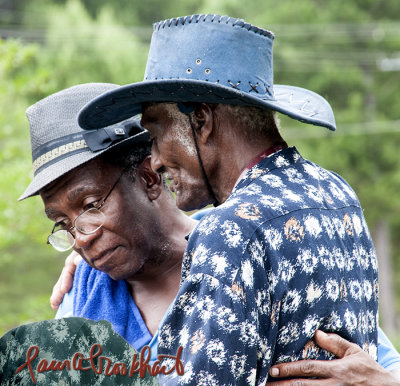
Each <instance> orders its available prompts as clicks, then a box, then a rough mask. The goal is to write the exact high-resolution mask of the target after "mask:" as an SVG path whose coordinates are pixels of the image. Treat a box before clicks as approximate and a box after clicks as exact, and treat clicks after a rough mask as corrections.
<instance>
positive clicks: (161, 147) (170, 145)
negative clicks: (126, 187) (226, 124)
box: [142, 103, 212, 210]
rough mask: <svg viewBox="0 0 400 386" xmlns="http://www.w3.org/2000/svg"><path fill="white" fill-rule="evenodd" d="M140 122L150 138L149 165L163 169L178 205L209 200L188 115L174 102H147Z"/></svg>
mask: <svg viewBox="0 0 400 386" xmlns="http://www.w3.org/2000/svg"><path fill="white" fill-rule="evenodd" d="M142 125H143V126H144V127H145V128H146V129H147V130H149V132H150V134H151V138H152V143H153V145H152V152H151V166H152V168H153V170H154V171H165V172H166V177H167V178H168V179H169V180H170V181H171V184H170V189H171V190H172V191H173V192H175V195H176V205H177V206H178V208H179V209H182V210H193V209H200V208H202V207H204V206H206V205H208V204H210V203H211V202H212V200H211V198H210V197H209V193H208V190H207V187H206V184H205V182H204V179H203V175H202V173H201V169H200V165H199V161H198V158H197V154H196V148H195V146H194V141H193V137H192V134H191V128H190V124H189V120H188V118H187V117H186V116H184V115H183V114H181V113H180V112H179V111H178V110H177V108H176V105H174V104H171V103H155V104H148V105H145V106H144V107H143V115H142ZM203 162H204V159H203Z"/></svg>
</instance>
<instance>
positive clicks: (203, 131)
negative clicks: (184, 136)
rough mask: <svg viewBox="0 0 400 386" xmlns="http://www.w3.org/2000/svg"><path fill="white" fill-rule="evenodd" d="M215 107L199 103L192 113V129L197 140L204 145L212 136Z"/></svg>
mask: <svg viewBox="0 0 400 386" xmlns="http://www.w3.org/2000/svg"><path fill="white" fill-rule="evenodd" d="M214 108H215V105H213V104H208V103H199V105H198V107H197V108H196V110H195V111H194V119H192V122H193V127H194V129H195V131H196V136H197V139H198V140H199V141H200V142H201V143H203V144H205V143H206V142H207V141H208V139H209V137H210V136H211V135H212V134H213V130H214V129H215V128H214V119H213V111H214Z"/></svg>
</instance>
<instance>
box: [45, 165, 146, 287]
mask: <svg viewBox="0 0 400 386" xmlns="http://www.w3.org/2000/svg"><path fill="white" fill-rule="evenodd" d="M120 174H121V169H120V168H118V167H116V166H112V165H109V164H106V163H105V162H103V161H101V160H93V161H90V162H88V163H87V164H85V165H84V166H82V167H80V168H78V169H75V170H72V171H71V172H69V173H67V174H66V175H65V176H63V177H61V178H60V179H58V180H56V181H55V182H54V183H53V184H51V185H50V186H49V187H46V189H44V190H41V191H40V195H41V197H42V199H43V203H44V206H45V211H46V214H47V216H48V217H49V219H50V220H52V221H54V222H63V224H65V227H66V228H67V229H68V228H70V227H71V226H72V224H73V222H74V220H75V218H76V217H77V216H78V215H79V214H81V213H82V212H83V211H85V210H87V209H88V208H90V207H93V206H95V207H98V206H99V204H100V202H101V201H102V200H103V199H104V198H105V196H106V195H107V193H108V192H109V191H110V189H111V187H112V186H113V184H114V183H115V182H116V180H117V179H118V177H119V176H120ZM146 198H147V196H146V194H145V192H144V191H143V188H142V187H141V185H140V184H139V183H137V182H132V181H131V180H130V179H129V177H127V176H126V175H125V174H124V175H123V176H122V178H121V180H120V181H119V182H118V184H117V185H116V187H115V188H114V190H113V191H112V193H111V195H110V196H109V197H108V198H107V201H106V203H105V204H104V206H103V208H102V209H101V211H102V212H103V213H104V215H105V217H106V220H105V223H104V225H103V226H102V227H101V228H100V229H98V230H97V231H96V232H95V233H93V234H90V235H84V234H82V233H80V232H79V231H77V230H73V231H72V233H73V234H74V236H75V241H76V243H75V247H74V249H75V250H76V251H77V252H78V253H79V254H81V255H82V256H83V257H84V259H85V260H86V261H87V263H88V264H89V265H90V266H92V267H94V268H96V269H98V270H100V271H103V272H105V273H107V274H108V275H109V276H111V277H112V278H113V279H115V280H120V279H127V278H130V277H132V276H133V275H135V274H136V273H137V272H138V271H140V270H141V269H142V268H143V267H144V264H145V263H146V261H147V257H148V256H149V250H150V248H151V243H152V242H151V233H150V232H149V229H152V227H151V226H150V225H151V224H152V218H151V211H147V210H146V205H148V201H149V200H147V199H146Z"/></svg>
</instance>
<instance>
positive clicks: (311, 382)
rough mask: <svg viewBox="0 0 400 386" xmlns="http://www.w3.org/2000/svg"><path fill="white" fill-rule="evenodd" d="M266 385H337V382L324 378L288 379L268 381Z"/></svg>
mask: <svg viewBox="0 0 400 386" xmlns="http://www.w3.org/2000/svg"><path fill="white" fill-rule="evenodd" d="M266 385H268V386H316V385H319V386H333V385H335V386H337V383H335V382H333V381H331V380H324V379H290V380H286V381H277V382H268V383H267V384H266Z"/></svg>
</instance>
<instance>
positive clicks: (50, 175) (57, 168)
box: [18, 131, 150, 201]
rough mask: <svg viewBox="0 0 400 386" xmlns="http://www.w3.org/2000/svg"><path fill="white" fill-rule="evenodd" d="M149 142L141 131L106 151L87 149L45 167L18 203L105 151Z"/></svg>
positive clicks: (147, 135) (148, 138) (144, 132)
mask: <svg viewBox="0 0 400 386" xmlns="http://www.w3.org/2000/svg"><path fill="white" fill-rule="evenodd" d="M149 140H150V135H149V132H148V131H143V132H141V133H139V134H136V135H134V136H132V137H129V138H127V139H124V140H122V141H121V142H118V143H116V144H114V145H111V146H110V147H108V148H107V149H104V150H100V151H98V152H92V151H90V150H89V149H87V151H84V152H81V153H78V154H73V155H70V156H68V157H66V158H63V159H61V160H60V161H58V162H55V163H54V164H52V165H49V166H47V167H46V168H44V169H43V170H42V171H40V172H39V173H37V174H36V175H35V177H34V178H33V180H32V182H31V183H30V184H29V186H28V187H27V188H26V190H25V192H24V193H23V194H22V196H21V197H20V198H19V199H18V201H21V200H24V199H25V198H28V197H32V196H35V195H37V194H38V193H39V191H40V190H41V189H43V188H44V187H45V186H47V185H49V184H50V183H52V182H54V181H55V180H57V179H58V178H60V177H62V176H63V175H65V174H66V173H68V172H70V171H71V170H73V169H75V168H77V167H78V166H81V165H83V164H85V163H87V162H89V161H91V160H93V159H95V158H97V157H98V156H100V155H101V154H103V153H105V152H107V151H110V150H112V149H115V148H118V147H121V148H122V147H123V146H128V145H133V144H136V143H141V142H148V141H149Z"/></svg>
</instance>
